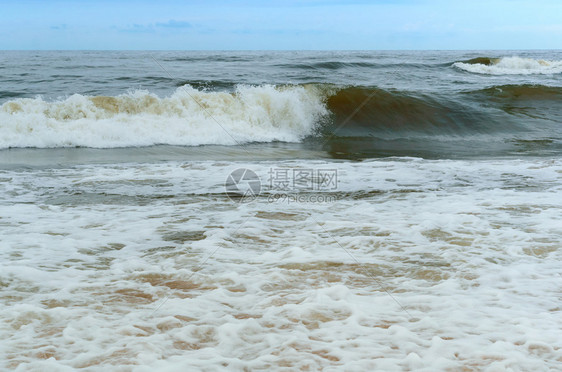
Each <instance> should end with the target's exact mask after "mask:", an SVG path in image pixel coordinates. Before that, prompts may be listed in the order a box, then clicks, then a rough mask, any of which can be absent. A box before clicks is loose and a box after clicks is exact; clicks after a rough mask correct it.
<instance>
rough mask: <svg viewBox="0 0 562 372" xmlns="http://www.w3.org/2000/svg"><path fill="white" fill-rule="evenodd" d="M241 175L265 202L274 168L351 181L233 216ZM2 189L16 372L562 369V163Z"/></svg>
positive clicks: (261, 171)
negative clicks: (305, 198) (232, 182)
mask: <svg viewBox="0 0 562 372" xmlns="http://www.w3.org/2000/svg"><path fill="white" fill-rule="evenodd" d="M240 167H248V168H251V169H253V170H254V171H255V172H256V173H257V174H258V175H259V176H260V177H261V178H262V180H263V183H264V186H266V185H267V183H268V182H267V178H268V175H269V171H270V169H271V168H272V167H284V168H286V169H305V170H306V169H337V170H338V180H339V184H338V189H337V190H336V191H335V192H336V194H337V193H340V195H339V198H340V199H339V200H338V202H337V203H327V204H326V203H325V204H322V203H318V204H300V203H292V204H283V203H268V202H266V201H265V200H266V199H265V198H261V199H258V200H256V201H254V202H252V203H248V204H237V203H233V202H231V201H229V200H228V199H227V198H225V197H223V196H221V193H222V192H223V190H224V187H223V183H224V180H225V178H226V176H227V175H228V174H229V172H231V171H232V170H234V169H236V168H240ZM0 179H1V180H2V181H3V182H1V183H0V216H2V217H1V219H0V228H1V231H2V239H1V240H0V286H1V288H2V291H0V340H1V341H0V342H1V345H0V346H2V350H3V353H4V354H3V355H2V357H1V358H0V369H6V370H9V369H16V368H19V370H22V371H27V370H34V371H39V370H55V371H57V370H75V369H78V368H86V369H88V370H92V371H104V370H132V371H152V370H169V371H183V370H208V371H215V370H216V371H219V370H244V369H246V370H278V369H283V368H286V369H292V370H302V369H308V370H427V371H436V370H463V369H466V370H490V371H529V370H549V369H551V370H556V368H557V367H558V366H559V364H560V360H561V358H562V340H561V339H560V332H559V329H560V299H559V297H560V260H561V259H562V246H561V244H560V242H561V241H562V236H561V232H560V225H561V223H562V217H561V215H560V210H561V208H562V200H561V199H560V197H559V195H560V193H561V192H562V162H561V161H560V160H557V159H526V160H509V159H507V160H506V159H500V160H492V161H486V160H473V161H460V160H459V161H456V160H455V161H453V160H447V161H431V160H422V159H388V160H373V161H364V162H338V161H323V160H317V161H302V160H301V161H285V162H280V163H278V162H260V163H255V162H254V163H244V162H237V163H232V162H226V161H221V162H215V161H203V162H185V163H184V162H170V163H159V164H134V163H130V164H117V165H96V166H73V167H71V168H67V169H63V168H61V169H21V170H6V171H1V172H0ZM265 192H266V193H270V192H272V190H270V189H268V188H267V187H266V190H265ZM209 195H211V197H209ZM358 262H359V263H358ZM389 293H390V294H391V295H392V297H391V296H390V295H389ZM395 300H396V301H395ZM155 310H156V311H155Z"/></svg>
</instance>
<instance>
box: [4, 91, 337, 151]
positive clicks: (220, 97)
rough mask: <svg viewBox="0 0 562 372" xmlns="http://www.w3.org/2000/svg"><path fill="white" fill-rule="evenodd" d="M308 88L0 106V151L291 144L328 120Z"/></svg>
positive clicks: (38, 101)
mask: <svg viewBox="0 0 562 372" xmlns="http://www.w3.org/2000/svg"><path fill="white" fill-rule="evenodd" d="M323 99H324V93H323V92H321V91H319V88H317V87H314V86H285V87H275V86H272V85H262V86H238V88H237V90H236V92H235V93H234V94H230V93H220V92H207V91H199V90H196V89H194V88H192V87H190V86H184V87H180V88H178V89H177V90H176V92H175V93H174V94H173V95H171V96H170V97H166V98H159V97H157V96H155V95H153V94H150V93H148V92H147V91H135V92H131V93H129V94H124V95H120V96H117V97H102V96H98V97H90V96H83V95H79V94H75V95H72V96H70V97H67V98H63V99H60V100H58V101H55V102H47V101H44V100H43V99H41V98H40V97H38V98H35V99H29V98H22V99H15V100H11V101H8V102H6V103H4V104H3V105H2V106H0V148H9V147H39V148H53V147H76V146H83V147H94V148H113V147H132V146H150V145H156V144H168V145H185V146H195V145H204V144H218V145H235V144H240V143H247V142H272V141H285V142H298V141H300V140H301V139H302V138H303V137H305V136H307V135H311V134H313V133H314V131H315V129H316V125H317V124H318V121H319V119H320V118H322V117H323V116H324V115H326V114H327V109H326V107H325V105H324V103H323Z"/></svg>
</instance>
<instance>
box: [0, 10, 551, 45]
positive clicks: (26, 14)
mask: <svg viewBox="0 0 562 372" xmlns="http://www.w3.org/2000/svg"><path fill="white" fill-rule="evenodd" d="M0 49H174V50H175V49H179V50H239V49H245V50H246V49H249V50H255V49H260V50H263V49H562V0H462V1H458V0H447V1H445V0H395V1H393V0H372V1H361V0H350V1H343V0H308V1H306V0H305V1H296V0H285V1H280V0H272V1H256V0H254V1H252V0H250V1H237V0H230V1H226V0H217V1H214V0H208V1H203V0H192V1H189V0H188V1H172V0H160V1H147V0H141V1H126V0H125V1H119V0H115V1H109V0H102V1H93V0H82V1H70V0H19V1H13V0H3V1H2V13H1V14H0Z"/></svg>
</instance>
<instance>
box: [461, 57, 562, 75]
mask: <svg viewBox="0 0 562 372" xmlns="http://www.w3.org/2000/svg"><path fill="white" fill-rule="evenodd" d="M453 66H455V67H456V68H458V69H461V70H464V71H468V72H472V73H477V74H488V75H531V74H559V73H562V61H547V60H543V59H532V58H522V57H503V58H489V57H478V58H473V59H470V60H468V61H462V62H455V63H453Z"/></svg>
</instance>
